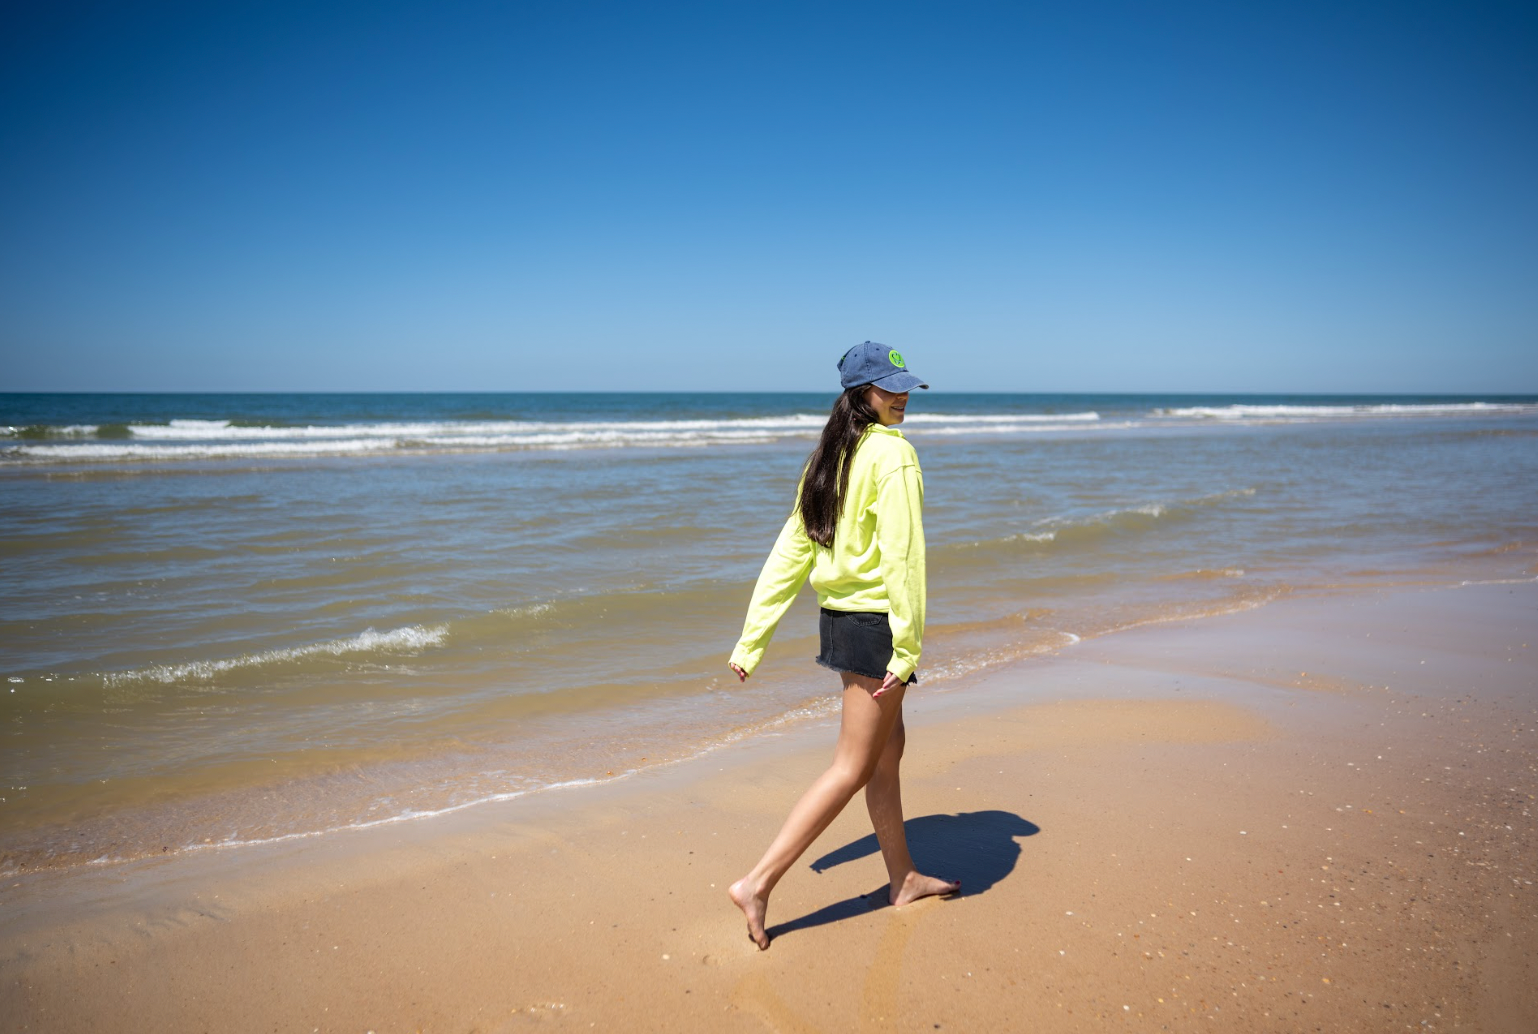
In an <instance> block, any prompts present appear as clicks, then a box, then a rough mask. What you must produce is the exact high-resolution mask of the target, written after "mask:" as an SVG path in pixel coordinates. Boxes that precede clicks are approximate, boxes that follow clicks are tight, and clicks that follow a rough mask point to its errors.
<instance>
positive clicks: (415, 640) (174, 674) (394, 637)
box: [102, 625, 449, 686]
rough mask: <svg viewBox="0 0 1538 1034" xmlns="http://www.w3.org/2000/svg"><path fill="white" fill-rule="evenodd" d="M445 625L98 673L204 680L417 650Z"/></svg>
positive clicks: (117, 681)
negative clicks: (310, 661) (324, 659)
mask: <svg viewBox="0 0 1538 1034" xmlns="http://www.w3.org/2000/svg"><path fill="white" fill-rule="evenodd" d="M448 632H449V627H448V626H447V625H434V626H431V627H428V626H425V625H407V626H405V627H404V628H393V629H391V630H390V631H388V632H376V631H374V630H373V629H372V628H369V629H365V630H364V631H362V632H359V633H358V634H357V635H355V636H351V637H349V638H346V639H332V640H330V641H328V642H323V643H310V644H309V645H307V646H295V647H290V648H288V649H283V650H264V651H262V652H260V653H248V654H245V655H243V656H240V657H229V658H225V659H223V660H217V661H191V662H188V663H185V664H157V665H153V666H151V667H148V668H138V669H135V670H133V671H118V672H111V673H109V674H107V675H104V676H103V677H102V681H103V682H105V683H106V684H107V685H108V686H120V685H126V684H129V683H134V682H167V683H170V682H207V681H209V680H211V679H214V678H217V677H218V676H219V675H220V674H222V673H224V672H227V671H237V670H239V669H242V668H260V667H263V666H264V665H271V664H282V663H284V662H286V661H296V660H301V659H303V658H305V657H318V656H322V655H326V654H330V655H331V656H335V657H339V656H341V655H343V654H348V653H397V654H399V653H406V654H411V653H420V652H421V651H422V650H425V649H427V648H428V647H431V646H438V645H440V644H441V643H442V642H443V640H444V637H445V636H447V635H448Z"/></svg>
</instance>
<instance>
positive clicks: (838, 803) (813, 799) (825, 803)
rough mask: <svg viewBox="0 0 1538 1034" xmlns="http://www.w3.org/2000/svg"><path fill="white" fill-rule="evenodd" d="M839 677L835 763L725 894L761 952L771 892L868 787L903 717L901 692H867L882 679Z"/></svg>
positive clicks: (765, 941)
mask: <svg viewBox="0 0 1538 1034" xmlns="http://www.w3.org/2000/svg"><path fill="white" fill-rule="evenodd" d="M843 678H844V711H843V716H842V718H841V719H840V722H839V730H838V745H837V746H836V747H834V749H833V764H831V765H829V766H828V769H827V771H825V772H824V773H823V774H822V775H820V776H818V777H817V779H816V780H815V781H813V783H812V785H811V787H810V788H809V789H808V790H807V791H806V793H804V794H802V795H801V799H800V800H799V801H797V802H796V806H795V807H794V808H792V809H791V810H790V815H789V817H787V818H786V819H785V824H784V825H783V826H781V827H780V832H779V834H778V835H776V836H775V838H774V840H773V842H772V843H770V845H769V850H767V851H765V852H764V856H763V857H762V858H760V859H759V861H758V864H757V865H755V866H754V867H753V870H752V871H751V872H749V873H748V874H747V875H746V876H744V877H743V878H742V879H740V880H738V881H737V882H736V883H734V884H732V885H731V887H730V888H729V889H728V891H727V893H728V894H729V895H731V899H732V901H733V902H735V903H736V905H737V907H738V908H740V909H742V913H743V915H744V916H746V917H747V920H748V936H749V937H751V938H752V939H753V943H755V944H757V945H758V946H759V948H761V949H762V948H767V947H769V935H768V934H767V933H765V932H764V916H765V914H766V913H767V912H768V908H769V894H770V892H771V891H773V890H774V886H775V884H777V883H779V882H780V877H782V876H784V875H785V873H786V872H787V871H788V870H789V869H790V867H791V866H792V865H794V864H795V863H796V859H797V858H800V857H801V855H802V853H803V852H805V851H806V849H807V848H808V847H811V846H812V841H814V840H816V839H817V837H818V835H819V834H820V833H822V831H823V830H825V829H827V828H828V824H829V823H830V822H832V821H833V820H834V818H836V817H837V816H838V813H839V812H841V811H843V810H844V805H846V804H848V803H849V799H850V798H851V797H853V796H854V795H855V791H857V790H859V789H860V787H862V786H864V785H865V784H866V783H867V782H869V780H870V777H871V773H873V772H874V771H875V770H876V763H877V762H878V761H879V760H880V759H881V755H882V752H883V751H884V750H885V749H886V744H887V743H888V741H889V740H890V739H891V735H892V729H893V728H894V727H895V726H896V724H897V723H898V721H900V720H901V718H902V701H903V689H902V688H898V689H894V690H891V691H890V692H887V693H883V694H882V695H881V696H880V697H872V696H871V693H873V692H874V691H876V690H877V689H879V688H881V680H880V679H871V678H866V677H864V676H863V675H851V674H848V673H847V672H846V673H845V674H844V677H843Z"/></svg>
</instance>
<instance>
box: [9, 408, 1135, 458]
mask: <svg viewBox="0 0 1538 1034" xmlns="http://www.w3.org/2000/svg"><path fill="white" fill-rule="evenodd" d="M825 420H826V417H824V416H822V415H819V414H814V413H790V414H786V415H784V416H771V417H741V418H725V419H717V420H617V421H593V420H570V421H548V420H547V421H539V420H480V421H470V420H445V421H414V422H413V421H403V422H381V423H355V424H334V425H321V424H317V425H307V426H295V427H284V426H262V427H253V426H245V425H235V424H232V423H230V422H229V421H228V420H190V419H187V420H184V419H178V420H172V421H170V422H169V423H165V424H131V425H129V426H128V433H129V438H128V439H127V440H122V441H100V440H91V441H83V442H67V441H48V442H37V443H32V442H26V443H22V444H17V445H15V446H12V447H10V448H7V449H3V450H0V457H3V458H6V459H11V460H22V461H31V462H44V463H49V462H52V463H57V462H70V461H84V462H112V461H134V460H138V461H146V460H174V459H215V460H219V459H241V458H247V459H255V458H263V457H274V458H282V457H306V456H346V455H358V454H370V453H384V452H391V451H396V452H399V451H405V452H433V451H465V452H476V451H496V450H523V449H580V448H622V447H627V446H639V447H654V448H656V447H662V448H678V447H689V446H701V445H751V444H756V443H762V442H771V441H775V440H778V439H782V438H810V437H813V436H815V435H816V434H817V433H818V432H819V431H820V430H821V429H822V426H823V424H824V422H825ZM908 423H911V424H914V425H916V427H915V428H914V430H915V432H916V433H919V434H922V435H958V434H989V435H997V434H1018V433H1026V432H1046V431H1070V430H1077V429H1081V428H1085V427H1097V428H1098V427H1102V426H1108V425H1103V424H1101V422H1100V414H1098V413H1094V412H1082V413H1063V414H1043V413H983V414H945V413H915V414H914V415H912V416H910V417H909V418H908ZM1121 426H1126V425H1121Z"/></svg>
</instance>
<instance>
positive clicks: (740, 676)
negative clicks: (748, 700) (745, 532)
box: [726, 662, 748, 682]
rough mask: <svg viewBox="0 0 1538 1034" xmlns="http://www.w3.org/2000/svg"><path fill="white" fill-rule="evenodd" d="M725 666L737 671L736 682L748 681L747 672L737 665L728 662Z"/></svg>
mask: <svg viewBox="0 0 1538 1034" xmlns="http://www.w3.org/2000/svg"><path fill="white" fill-rule="evenodd" d="M726 666H727V667H728V668H730V669H732V670H733V671H735V672H736V673H737V681H738V682H746V681H748V673H747V672H745V671H743V670H742V669H741V668H739V667H737V665H735V664H732V663H730V662H728V663H727V665H726Z"/></svg>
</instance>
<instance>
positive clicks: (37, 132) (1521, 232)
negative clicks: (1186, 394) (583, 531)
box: [0, 0, 1538, 392]
mask: <svg viewBox="0 0 1538 1034" xmlns="http://www.w3.org/2000/svg"><path fill="white" fill-rule="evenodd" d="M20 6H21V5H17V7H20ZM27 6H28V7H29V8H30V9H29V10H23V11H18V10H17V8H15V7H13V8H9V9H8V13H6V14H5V15H4V16H3V18H4V22H3V23H0V357H3V363H0V390H151V391H153V390H396V389H398V390H418V389H420V390H458V389H473V390H535V389H582V388H588V387H590V388H595V389H624V388H636V389H649V390H669V389H678V390H709V389H728V388H760V389H786V390H794V389H821V388H826V387H829V386H830V385H831V383H832V377H833V373H832V363H833V362H834V361H835V360H836V359H837V357H838V355H839V354H840V353H841V352H842V351H843V349H844V348H846V347H848V346H849V345H851V344H854V343H856V342H858V341H861V340H864V339H866V338H874V339H876V340H878V341H883V342H887V343H889V344H892V345H893V346H895V347H898V348H900V349H901V350H902V351H903V352H904V353H905V354H906V355H908V356H909V358H910V362H911V364H912V366H913V368H914V369H916V370H918V371H919V372H921V373H923V374H924V375H925V376H926V377H928V378H929V379H930V381H931V383H933V384H934V385H935V387H936V388H948V389H952V390H978V389H994V390H1017V391H1075V390H1121V391H1181V390H1189V391H1257V392H1275V391H1324V392H1331V391H1339V392H1357V391H1385V392H1404V391H1425V392H1492V391H1506V392H1535V391H1538V186H1535V185H1538V15H1535V13H1534V12H1535V10H1538V9H1535V8H1534V6H1533V5H1532V4H1531V3H1523V4H1487V3H1438V4H1426V3H1415V2H1408V0H1407V2H1398V3H1383V4H1362V3H1349V2H1347V3H1318V4H1313V3H1292V4H1276V5H1271V9H1270V10H1255V9H1251V8H1254V7H1255V6H1256V5H1244V4H1233V3H1212V4H1193V3H1170V4H1154V3H1094V2H1088V3H1070V2H1063V3H1055V4H1027V3H975V2H965V0H961V2H955V3H949V2H947V3H941V2H934V3H902V2H891V0H887V2H880V3H868V4H867V3H808V4H798V3H732V2H725V0H717V2H711V3H699V4H684V3H659V4H642V3H634V2H632V3H613V4H610V3H587V2H582V0H558V2H548V3H546V2H537V3H511V4H508V3H463V2H457V0H450V2H444V3H437V4H430V5H429V4H403V3H389V2H381V3H367V4H365V3H358V4H342V3H318V4H283V3H267V4H260V5H246V4H241V3H217V4H208V3H199V4H186V5H154V4H107V5H79V4H73V3H70V2H68V0H63V2H60V3H54V4H33V5H27Z"/></svg>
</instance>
